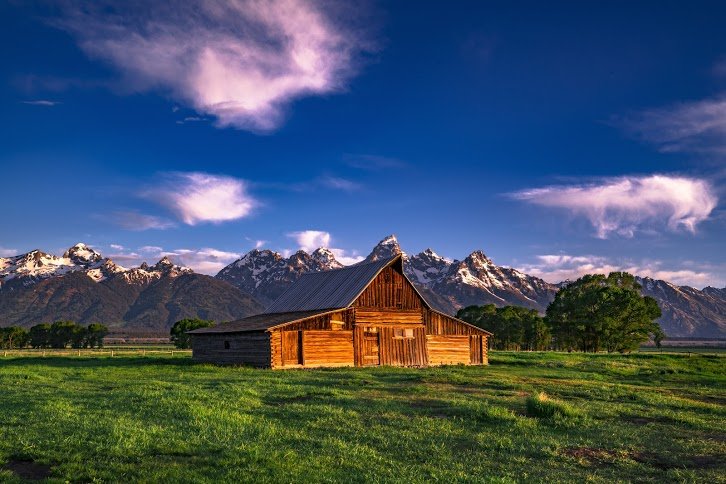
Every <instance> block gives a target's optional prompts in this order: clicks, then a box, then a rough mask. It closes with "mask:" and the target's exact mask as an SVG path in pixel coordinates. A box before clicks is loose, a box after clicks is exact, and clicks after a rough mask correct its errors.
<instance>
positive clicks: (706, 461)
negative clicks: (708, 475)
mask: <svg viewBox="0 0 726 484" xmlns="http://www.w3.org/2000/svg"><path fill="white" fill-rule="evenodd" d="M630 458H631V459H633V460H634V461H636V462H640V463H641V464H647V465H649V466H652V467H656V468H658V469H663V470H668V469H712V468H715V467H722V466H724V465H726V459H724V457H723V456H718V455H689V456H686V457H682V458H678V459H677V460H671V459H667V458H665V457H663V456H660V455H658V454H654V453H651V452H633V453H632V454H631V455H630Z"/></svg>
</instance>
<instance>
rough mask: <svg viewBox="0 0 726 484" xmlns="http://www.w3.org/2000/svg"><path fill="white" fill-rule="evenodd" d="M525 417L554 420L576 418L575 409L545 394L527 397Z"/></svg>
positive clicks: (538, 393)
mask: <svg viewBox="0 0 726 484" xmlns="http://www.w3.org/2000/svg"><path fill="white" fill-rule="evenodd" d="M527 415H529V416H530V417H537V418H546V419H555V418H557V417H565V418H568V417H576V416H578V415H579V412H578V411H577V409H575V408H574V407H572V406H571V405H569V404H567V403H565V402H562V401H560V400H554V399H552V398H550V397H548V396H547V394H546V393H541V392H537V393H535V394H533V395H530V396H529V397H527Z"/></svg>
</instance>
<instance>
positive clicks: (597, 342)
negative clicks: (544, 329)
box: [546, 272, 663, 352]
mask: <svg viewBox="0 0 726 484" xmlns="http://www.w3.org/2000/svg"><path fill="white" fill-rule="evenodd" d="M660 316H661V312H660V308H658V304H657V303H656V301H655V300H654V299H653V298H650V297H643V296H641V295H640V285H639V284H638V282H637V281H636V280H635V277H633V276H632V275H630V274H628V273H626V272H612V273H610V274H609V275H608V276H607V277H606V276H604V275H600V274H597V275H586V276H583V277H581V278H580V279H578V280H577V281H575V282H573V283H571V284H568V285H567V286H565V287H564V288H562V289H560V290H559V291H558V292H557V294H556V295H555V299H554V301H552V303H551V304H550V305H549V306H548V307H547V316H546V321H547V323H548V325H549V326H550V328H551V331H552V335H553V337H554V340H555V344H556V346H557V348H559V349H565V350H568V351H571V350H573V349H578V350H581V351H591V352H597V351H601V350H607V351H610V352H612V351H619V352H626V351H632V350H634V349H636V348H638V346H639V345H640V344H641V343H643V342H644V341H647V340H648V338H649V337H651V336H653V337H654V338H662V335H663V331H662V330H661V328H660V326H659V325H658V323H656V322H655V320H656V319H658V318H659V317H660Z"/></svg>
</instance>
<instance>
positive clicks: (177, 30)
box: [57, 0, 371, 132]
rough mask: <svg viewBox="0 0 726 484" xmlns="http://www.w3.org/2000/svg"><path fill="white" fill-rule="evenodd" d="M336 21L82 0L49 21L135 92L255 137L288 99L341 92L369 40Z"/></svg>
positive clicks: (287, 12) (330, 10)
mask: <svg viewBox="0 0 726 484" xmlns="http://www.w3.org/2000/svg"><path fill="white" fill-rule="evenodd" d="M69 5H70V4H69ZM344 13H346V14H347V13H348V11H345V12H344ZM345 17H346V15H343V12H342V8H341V7H340V6H338V7H336V5H335V4H331V3H326V4H325V8H323V5H322V4H319V3H316V2H308V1H289V0H270V1H265V2H261V1H256V0H229V1H224V0H208V1H205V2H184V1H172V2H146V3H143V2H141V3H139V2H131V3H118V2H113V3H111V2H85V3H82V4H80V6H79V4H77V3H73V4H72V6H71V7H68V8H66V9H65V14H64V18H63V19H61V20H60V21H58V22H57V24H58V25H59V26H61V27H62V28H64V29H66V30H68V31H70V32H72V33H73V34H74V35H75V36H76V37H77V38H78V43H79V45H80V47H81V48H82V49H83V50H84V51H85V52H86V53H87V54H88V55H90V56H91V57H94V58H99V59H102V60H104V61H107V62H110V63H111V64H112V65H114V66H115V67H116V68H118V69H119V70H120V71H121V72H122V73H123V74H124V76H125V80H126V81H127V83H133V85H134V86H135V87H136V89H137V90H150V89H160V90H162V91H165V92H167V93H169V94H170V95H171V96H172V97H173V98H174V99H175V100H176V101H177V102H179V103H180V104H183V105H186V106H190V107H192V108H193V109H195V110H196V111H197V112H199V113H204V114H208V115H211V116H214V117H216V119H217V125H218V126H221V127H227V126H229V127H235V128H239V129H246V130H251V131H259V132H265V131H271V130H274V129H275V128H277V127H278V126H279V125H280V124H281V123H282V121H283V118H284V113H285V109H286V107H287V106H288V105H289V103H290V102H292V101H294V100H295V99H298V98H302V97H305V96H311V95H321V94H327V93H331V92H335V91H339V90H342V89H343V88H344V87H345V84H346V82H347V80H348V79H349V78H350V77H352V76H353V75H354V74H355V71H356V68H357V60H356V59H357V58H358V57H359V55H360V54H361V53H363V52H365V51H368V50H370V48H371V44H370V43H369V42H368V41H367V40H366V39H365V37H364V35H362V31H361V30H360V29H354V28H353V26H352V25H353V23H352V22H345V23H344V18H345Z"/></svg>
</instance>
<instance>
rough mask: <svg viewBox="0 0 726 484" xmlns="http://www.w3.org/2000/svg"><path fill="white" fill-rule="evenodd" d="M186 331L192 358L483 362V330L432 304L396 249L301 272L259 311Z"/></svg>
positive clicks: (295, 363)
mask: <svg viewBox="0 0 726 484" xmlns="http://www.w3.org/2000/svg"><path fill="white" fill-rule="evenodd" d="M190 334H191V335H192V348H193V355H194V359H195V360H196V361H205V362H212V363H224V364H249V365H253V366H258V367H267V368H274V369H279V368H303V367H333V366H378V365H390V366H429V365H445V364H464V365H486V364H488V357H487V341H488V338H489V336H491V333H489V332H488V331H485V330H483V329H481V328H478V327H476V326H473V325H471V324H469V323H466V322H464V321H461V320H459V319H456V318H454V317H452V316H448V315H446V314H443V313H441V312H438V311H436V310H434V309H432V308H431V306H430V305H429V304H428V303H427V302H426V300H425V299H424V298H423V297H422V296H421V294H419V292H418V291H417V290H416V288H415V287H414V285H413V284H412V283H411V281H409V280H408V278H407V277H406V275H405V274H404V273H403V263H402V259H401V256H400V255H399V256H396V257H392V258H390V259H382V260H378V261H375V262H368V263H361V264H356V265H353V266H348V267H344V268H342V269H336V270H331V271H324V272H314V273H308V274H304V275H302V276H301V277H300V279H298V280H297V281H296V282H295V283H293V284H292V285H291V286H290V287H289V288H288V289H287V290H286V291H285V292H284V293H283V294H282V295H280V297H279V298H278V299H277V300H275V301H274V302H273V303H272V305H271V306H270V307H269V308H267V311H266V312H265V313H264V314H258V315H256V316H251V317H248V318H245V319H241V320H239V321H232V322H229V323H224V324H221V325H219V326H216V327H213V328H201V329H197V330H194V331H191V332H190Z"/></svg>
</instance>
